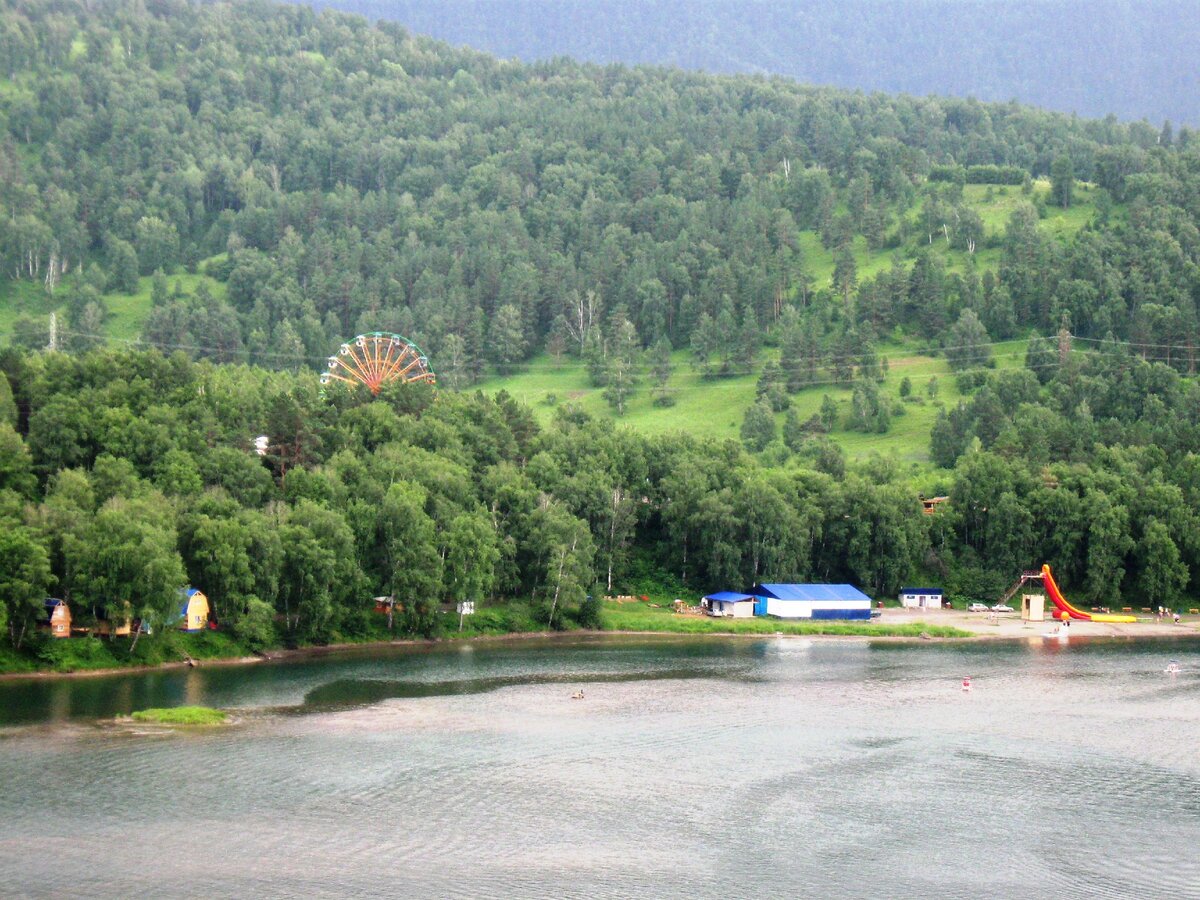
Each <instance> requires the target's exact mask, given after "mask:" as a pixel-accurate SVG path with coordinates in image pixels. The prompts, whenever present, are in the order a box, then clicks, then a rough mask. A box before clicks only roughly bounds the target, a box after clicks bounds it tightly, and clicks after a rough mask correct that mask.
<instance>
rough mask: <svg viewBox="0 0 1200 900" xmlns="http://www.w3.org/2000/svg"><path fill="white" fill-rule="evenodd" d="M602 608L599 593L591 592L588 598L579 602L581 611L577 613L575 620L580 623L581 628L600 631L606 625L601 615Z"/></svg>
mask: <svg viewBox="0 0 1200 900" xmlns="http://www.w3.org/2000/svg"><path fill="white" fill-rule="evenodd" d="M601 609H602V606H601V602H600V597H599V595H597V594H589V595H588V596H587V599H585V600H584V601H583V602H582V603H580V604H579V611H578V612H577V613H576V614H575V621H576V622H578V623H579V627H580V628H591V629H593V630H596V631H599V630H600V629H601V628H602V627H604V626H603V622H602V621H601V616H600V611H601Z"/></svg>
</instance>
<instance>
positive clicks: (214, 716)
mask: <svg viewBox="0 0 1200 900" xmlns="http://www.w3.org/2000/svg"><path fill="white" fill-rule="evenodd" d="M129 718H130V719H132V720H133V721H134V722H140V723H143V724H149V725H194V726H201V727H206V726H210V725H226V724H228V723H229V713H227V712H225V711H224V710H222V709H212V708H211V707H208V706H176V707H173V708H168V709H164V708H154V709H139V710H138V711H137V712H134V713H132V714H131V715H130V716H129Z"/></svg>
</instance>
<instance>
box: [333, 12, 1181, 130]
mask: <svg viewBox="0 0 1200 900" xmlns="http://www.w3.org/2000/svg"><path fill="white" fill-rule="evenodd" d="M313 5H315V6H328V7H334V8H337V9H342V10H347V11H351V12H358V13H362V14H364V15H366V16H368V17H370V18H373V19H388V20H392V21H396V22H399V23H401V24H403V25H405V26H406V27H408V28H410V29H412V30H413V31H416V32H419V33H422V34H429V35H432V36H434V37H437V38H440V39H442V40H446V41H449V42H450V43H453V44H467V45H469V46H471V47H475V48H477V49H480V50H485V51H487V52H489V53H494V54H496V55H498V56H501V57H516V58H518V59H521V60H525V61H530V60H540V59H549V58H553V57H556V56H570V57H574V58H577V59H580V60H585V61H590V62H599V63H610V62H618V63H627V64H632V65H636V64H660V65H669V66H678V67H681V68H685V69H702V70H705V71H708V72H714V73H759V74H764V75H782V76H787V77H790V78H795V79H797V80H799V81H802V82H810V83H815V84H829V85H836V86H838V87H845V88H860V89H862V90H866V91H885V92H890V93H895V92H902V93H908V94H917V95H925V94H942V95H950V96H959V97H962V96H971V97H976V98H978V99H980V100H997V101H1007V100H1019V101H1020V102H1022V103H1031V104H1034V105H1037V106H1042V107H1045V108H1047V109H1053V110H1058V111H1062V112H1075V113H1078V114H1079V115H1082V116H1089V117H1102V116H1106V115H1108V114H1110V113H1112V114H1115V115H1116V116H1118V117H1119V118H1121V119H1125V120H1130V119H1141V118H1147V119H1149V120H1150V121H1154V122H1161V121H1162V120H1164V119H1167V120H1171V121H1173V122H1175V123H1177V124H1178V123H1183V124H1190V125H1194V124H1196V123H1198V122H1200V91H1197V86H1198V80H1197V73H1196V68H1195V66H1194V64H1193V61H1192V60H1193V54H1194V48H1195V47H1196V46H1197V43H1198V42H1200V16H1198V15H1197V6H1196V4H1195V3H1193V2H1190V0H1150V2H1129V0H1016V2H1005V0H781V2H759V0H750V2H742V0H699V2H697V0H655V2H652V3H650V2H642V0H324V2H322V0H318V2H315V3H314V4H313Z"/></svg>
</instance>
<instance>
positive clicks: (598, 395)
mask: <svg viewBox="0 0 1200 900" xmlns="http://www.w3.org/2000/svg"><path fill="white" fill-rule="evenodd" d="M1025 345H1026V341H1025V340H1023V339H1022V340H1013V341H1006V342H1004V343H1002V344H998V345H997V346H995V347H994V348H993V359H994V360H995V363H996V366H997V368H1007V367H1014V366H1020V365H1022V363H1023V361H1024V358H1025ZM877 350H878V353H879V355H880V356H881V357H887V360H888V372H887V374H886V375H884V376H883V383H882V385H881V386H880V387H881V391H882V393H883V394H884V395H885V396H887V397H889V398H890V399H892V400H894V401H896V403H897V404H898V405H899V408H900V409H902V410H903V415H899V416H894V417H893V418H892V421H891V426H890V427H889V429H888V431H887V433H886V434H867V433H862V432H857V431H849V430H847V429H845V428H844V427H841V425H842V424H843V423H844V422H845V420H846V418H847V417H848V415H849V412H850V403H851V396H852V393H853V390H852V388H851V387H850V386H848V385H844V384H832V383H831V384H824V385H816V386H813V387H810V388H807V389H805V390H803V391H800V392H799V393H797V394H793V395H791V401H792V408H793V409H794V410H795V411H796V414H797V415H798V416H799V417H800V419H801V420H802V421H803V420H805V419H807V418H809V417H810V416H813V415H815V414H816V413H817V412H818V410H819V409H820V407H821V402H822V400H823V399H824V397H825V395H827V394H828V395H829V396H830V397H832V398H833V399H834V401H836V402H837V404H838V407H839V411H840V416H839V427H838V428H835V430H834V431H833V432H832V435H831V436H832V437H833V438H834V440H836V441H837V442H838V443H839V444H841V446H842V447H843V448H844V449H845V450H846V454H847V456H848V457H850V458H851V459H862V458H866V457H869V456H871V455H872V454H874V453H879V454H882V455H885V456H890V457H892V458H894V459H895V460H897V461H899V462H901V463H906V464H911V466H912V467H913V468H914V470H918V471H919V470H923V469H925V468H927V466H928V460H929V430H930V428H932V427H933V423H934V420H935V419H936V418H937V414H938V410H939V409H942V408H943V407H949V406H953V405H954V404H956V403H957V402H958V400H959V399H960V397H961V394H960V393H959V390H958V385H957V380H956V379H955V377H954V375H953V373H952V372H951V371H950V367H949V365H948V364H947V362H946V360H945V359H943V358H940V357H934V356H927V355H923V354H921V353H919V352H918V348H917V345H916V344H915V343H912V342H910V343H907V344H904V343H896V342H888V343H884V344H881V345H880V346H879V347H878V348H877ZM778 356H779V354H778V351H772V352H771V353H768V354H765V355H764V359H763V360H761V361H760V362H759V363H758V364H757V365H756V366H755V371H754V372H753V373H751V374H746V375H732V376H728V377H716V378H707V379H706V378H704V377H703V376H702V375H701V374H700V373H699V372H697V371H696V370H695V368H694V367H693V365H692V357H691V353H690V351H676V352H675V353H674V354H672V363H673V371H672V374H671V380H670V381H669V382H668V388H669V390H671V391H672V395H673V396H674V397H675V400H676V402H675V405H674V406H669V407H659V406H655V405H654V403H653V397H652V392H651V390H650V387H649V385H648V384H646V381H647V380H648V379H647V378H645V377H644V378H643V383H642V384H641V385H640V386H639V389H638V391H637V393H636V394H635V395H634V397H633V399H632V400H631V401H630V403H629V407H628V409H627V411H626V413H625V415H623V416H620V417H618V416H616V415H614V413H613V410H612V409H611V407H610V406H609V405H608V403H607V402H606V401H605V399H604V396H603V389H602V388H597V387H593V386H591V385H590V384H589V382H588V376H587V370H586V368H585V366H584V365H583V363H581V362H579V361H577V360H573V359H568V358H567V357H563V358H562V359H561V360H557V361H556V360H555V359H553V358H552V357H550V356H547V355H542V356H538V357H536V358H535V359H533V360H531V361H530V363H529V364H528V365H527V366H526V367H525V368H524V370H523V371H520V372H518V373H516V374H513V375H510V376H506V377H498V376H497V377H493V378H490V379H488V380H487V381H485V382H483V383H482V384H481V385H480V386H479V387H480V388H481V389H482V390H484V391H485V392H495V391H499V390H502V389H503V390H505V391H507V392H508V393H509V394H511V395H512V396H513V397H515V398H516V399H518V400H520V401H522V402H524V403H527V404H528V405H529V406H530V407H531V408H532V409H533V411H534V414H535V416H536V417H537V418H538V419H539V420H540V421H541V422H542V423H546V422H549V421H550V420H551V419H552V418H553V416H554V413H555V410H556V409H558V408H560V407H562V406H564V405H566V404H572V405H574V406H576V407H578V408H579V409H581V410H583V411H584V412H587V413H589V414H590V415H592V416H595V417H597V418H606V419H612V420H613V421H614V422H615V423H617V424H619V425H622V426H625V427H629V428H633V429H636V430H637V431H640V432H643V433H645V434H656V435H657V434H670V433H676V432H685V433H687V434H692V435H695V436H697V437H703V438H715V439H718V440H720V439H725V438H728V439H731V440H740V429H741V425H742V418H743V416H744V415H745V411H746V409H747V407H749V406H750V405H751V404H753V403H754V401H755V386H756V384H757V382H758V373H759V371H761V368H762V366H763V365H764V364H765V362H766V360H767V359H770V358H772V357H773V358H775V359H778ZM906 377H907V378H909V379H910V380H911V382H912V396H911V397H910V398H909V401H908V402H901V401H900V383H901V381H902V380H903V379H904V378H906ZM931 378H936V379H937V395H936V397H934V398H930V397H929V396H928V394H927V392H926V386H927V385H928V383H929V381H930V379H931ZM785 416H786V413H779V414H777V415H776V424H777V426H779V427H780V428H782V427H783V422H784V418H785Z"/></svg>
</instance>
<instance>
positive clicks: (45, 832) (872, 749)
mask: <svg viewBox="0 0 1200 900" xmlns="http://www.w3.org/2000/svg"><path fill="white" fill-rule="evenodd" d="M1172 658H1174V659H1178V660H1179V661H1180V663H1181V664H1182V666H1183V671H1182V672H1180V673H1179V674H1177V675H1170V674H1167V673H1165V672H1164V669H1165V667H1166V665H1167V663H1168V662H1169V661H1170V660H1171V659H1172ZM966 674H970V675H971V676H972V679H973V689H972V690H971V691H970V692H964V691H962V690H961V688H960V684H961V680H962V676H963V675H966ZM580 689H581V690H583V691H584V693H585V697H584V699H582V700H573V699H571V695H572V693H573V692H575V691H576V690H580ZM183 703H197V704H204V705H210V706H220V707H224V708H229V709H233V710H235V711H236V712H237V721H236V723H235V724H234V725H232V726H228V727H225V728H218V729H208V730H200V731H191V732H189V731H175V732H155V731H150V732H149V733H145V731H146V730H145V729H139V728H134V727H131V726H128V725H115V724H113V720H112V717H113V716H115V715H117V714H120V713H126V712H129V711H130V710H132V709H138V708H143V707H146V706H163V705H176V704H183ZM1198 853H1200V642H1196V641H1194V640H1189V641H1171V642H1157V643H1149V642H1131V641H1113V642H1105V641H1084V640H1078V641H1074V642H1073V643H1072V644H1071V645H1070V646H1068V647H1060V646H1058V645H1057V644H1056V645H1054V646H1048V645H1047V646H1043V645H1042V643H1041V642H1040V640H1039V641H1037V642H1034V643H1024V642H1000V641H995V642H978V643H946V644H932V645H931V644H923V643H922V644H894V643H892V644H889V643H881V642H875V643H868V642H841V641H821V640H804V639H796V638H767V639H727V638H703V639H700V638H661V639H658V638H656V639H640V638H627V637H626V638H604V639H574V640H569V641H560V642H544V643H543V642H531V643H520V644H506V645H476V646H474V647H472V646H461V647H439V648H436V649H433V650H428V649H425V650H412V649H407V650H405V649H391V648H389V649H387V650H382V651H381V650H373V651H370V652H366V651H363V652H351V653H341V654H336V655H330V656H327V657H322V658H315V659H305V660H298V661H290V662H283V663H274V664H262V665H256V666H245V667H223V668H216V667H213V668H201V669H195V670H189V671H172V672H158V673H152V674H142V675H125V676H120V677H114V678H95V679H77V680H61V681H53V682H51V681H38V682H28V681H25V682H9V683H4V684H0V873H3V874H2V875H0V895H4V896H14V895H15V896H32V897H42V896H46V897H50V896H53V897H64V896H79V897H98V896H99V897H130V896H138V895H142V896H155V897H156V896H191V897H211V896H239V897H250V896H255V897H331V896H346V895H370V896H395V897H401V896H403V897H481V896H520V897H553V898H564V897H580V898H585V897H586V898H593V897H630V896H641V897H719V898H728V897H766V896H771V897H785V896H790V897H808V896H817V895H819V896H821V897H822V898H841V897H889V898H892V897H914V898H916V897H922V898H923V897H962V898H981V897H996V898H1013V897H1047V898H1049V897H1054V898H1059V897H1135V898H1148V897H1172V898H1179V897H1200V859H1198Z"/></svg>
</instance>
